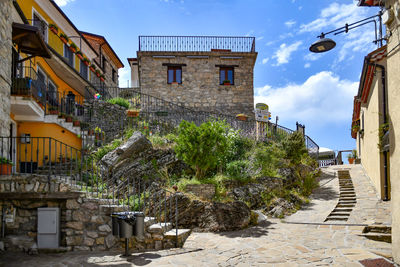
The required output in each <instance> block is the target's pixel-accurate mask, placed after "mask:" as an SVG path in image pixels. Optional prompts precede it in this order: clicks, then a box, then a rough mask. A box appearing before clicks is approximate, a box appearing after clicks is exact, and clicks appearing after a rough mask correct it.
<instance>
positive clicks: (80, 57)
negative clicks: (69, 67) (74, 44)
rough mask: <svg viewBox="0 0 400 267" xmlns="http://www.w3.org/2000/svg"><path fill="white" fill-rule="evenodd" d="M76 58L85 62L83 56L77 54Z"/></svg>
mask: <svg viewBox="0 0 400 267" xmlns="http://www.w3.org/2000/svg"><path fill="white" fill-rule="evenodd" d="M76 56H77V57H78V58H79V59H80V60H83V56H82V55H81V54H76ZM85 62H86V61H85Z"/></svg>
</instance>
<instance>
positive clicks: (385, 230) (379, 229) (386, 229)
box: [363, 224, 392, 234]
mask: <svg viewBox="0 0 400 267" xmlns="http://www.w3.org/2000/svg"><path fill="white" fill-rule="evenodd" d="M363 233H381V234H391V233H392V227H390V226H387V225H376V224H374V225H368V226H365V227H364V229H363Z"/></svg>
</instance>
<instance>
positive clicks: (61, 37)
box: [60, 33, 69, 44]
mask: <svg viewBox="0 0 400 267" xmlns="http://www.w3.org/2000/svg"><path fill="white" fill-rule="evenodd" d="M60 40H61V42H63V43H64V44H68V41H69V38H68V36H67V35H66V34H64V33H60Z"/></svg>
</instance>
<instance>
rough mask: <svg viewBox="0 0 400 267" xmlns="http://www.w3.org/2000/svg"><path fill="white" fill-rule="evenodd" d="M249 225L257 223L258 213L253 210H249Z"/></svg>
mask: <svg viewBox="0 0 400 267" xmlns="http://www.w3.org/2000/svg"><path fill="white" fill-rule="evenodd" d="M249 225H251V226H255V225H258V213H256V212H255V211H253V210H252V211H250V221H249Z"/></svg>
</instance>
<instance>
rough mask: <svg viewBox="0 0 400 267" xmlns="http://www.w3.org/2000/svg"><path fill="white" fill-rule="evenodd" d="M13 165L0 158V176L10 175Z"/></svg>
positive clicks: (9, 161)
mask: <svg viewBox="0 0 400 267" xmlns="http://www.w3.org/2000/svg"><path fill="white" fill-rule="evenodd" d="M12 166H13V163H12V161H11V160H9V159H6V158H3V157H0V175H10V174H11V170H12Z"/></svg>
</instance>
